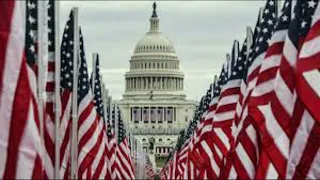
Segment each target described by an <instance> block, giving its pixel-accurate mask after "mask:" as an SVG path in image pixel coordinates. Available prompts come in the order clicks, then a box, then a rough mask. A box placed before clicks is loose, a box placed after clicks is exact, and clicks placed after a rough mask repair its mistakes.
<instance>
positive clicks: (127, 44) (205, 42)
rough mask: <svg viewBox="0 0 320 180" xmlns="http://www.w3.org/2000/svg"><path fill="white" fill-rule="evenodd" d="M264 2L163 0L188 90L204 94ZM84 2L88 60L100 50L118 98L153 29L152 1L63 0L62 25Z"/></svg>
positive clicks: (165, 27) (164, 25)
mask: <svg viewBox="0 0 320 180" xmlns="http://www.w3.org/2000/svg"><path fill="white" fill-rule="evenodd" d="M264 2H265V1H161V2H158V14H159V17H160V29H161V31H162V32H163V33H164V34H165V35H166V36H167V37H169V39H170V40H171V41H172V43H173V44H174V46H175V49H176V52H177V55H178V56H179V58H180V60H181V68H182V69H183V71H184V73H185V91H186V93H187V95H188V97H189V98H193V99H197V100H198V99H199V98H200V97H201V96H202V95H203V94H204V93H205V91H206V89H207V88H208V86H209V84H210V83H211V82H212V81H213V77H214V75H216V74H218V73H220V69H221V66H222V64H223V62H224V60H225V55H226V53H228V52H230V51H231V48H232V47H231V46H232V43H233V40H234V39H238V40H239V41H240V43H242V41H243V39H244V37H245V27H246V26H248V25H250V26H254V25H255V22H256V18H257V15H258V10H259V7H260V6H263V5H264ZM74 6H77V7H79V24H80V25H81V28H82V31H83V35H84V42H85V50H86V55H87V59H88V60H89V62H88V64H89V66H91V59H92V53H93V52H98V53H99V54H100V60H101V64H102V72H103V80H104V82H105V83H106V86H107V87H108V88H109V90H110V93H111V94H112V96H113V98H114V99H120V98H121V96H122V94H123V92H124V73H125V72H126V71H128V69H129V59H130V56H131V55H132V53H133V50H134V47H135V45H136V43H137V42H138V40H139V39H140V38H142V37H143V36H144V34H145V33H146V32H147V31H148V29H149V17H150V15H151V12H152V8H151V7H152V2H151V1H150V2H148V1H127V2H126V1H61V10H60V22H61V23H60V27H61V28H60V29H61V32H62V30H63V28H64V25H65V22H66V20H67V18H68V15H69V12H70V10H71V8H72V7H74Z"/></svg>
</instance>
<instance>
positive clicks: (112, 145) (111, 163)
mask: <svg viewBox="0 0 320 180" xmlns="http://www.w3.org/2000/svg"><path fill="white" fill-rule="evenodd" d="M109 104H110V106H111V107H108V109H109V113H111V119H109V120H108V124H107V153H106V154H107V165H108V166H107V168H108V171H107V174H106V179H115V178H116V177H120V174H119V172H118V170H117V169H118V168H117V167H118V165H117V162H116V150H117V148H118V147H117V142H116V138H115V132H114V127H113V126H112V122H115V121H114V118H115V116H114V114H115V106H114V105H112V104H111V103H110V102H109Z"/></svg>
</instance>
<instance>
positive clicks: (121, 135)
mask: <svg viewBox="0 0 320 180" xmlns="http://www.w3.org/2000/svg"><path fill="white" fill-rule="evenodd" d="M117 111H118V144H120V143H121V142H122V141H123V140H124V139H125V138H126V129H125V127H124V122H123V119H122V116H121V111H120V108H119V107H117Z"/></svg>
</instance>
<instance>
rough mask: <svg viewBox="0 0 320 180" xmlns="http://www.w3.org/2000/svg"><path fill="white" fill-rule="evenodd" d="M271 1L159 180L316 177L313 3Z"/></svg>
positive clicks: (318, 10) (318, 119) (319, 94)
mask: <svg viewBox="0 0 320 180" xmlns="http://www.w3.org/2000/svg"><path fill="white" fill-rule="evenodd" d="M278 4H279V2H278V1H276V0H266V5H265V7H264V8H262V9H260V12H259V16H258V20H257V23H256V26H255V29H254V32H252V30H251V28H250V27H247V36H246V39H245V40H244V42H243V45H242V48H241V50H240V49H239V43H238V42H237V41H235V42H234V44H233V48H232V53H231V55H228V56H227V60H226V62H225V63H224V64H223V67H222V70H221V73H220V75H219V76H218V78H217V79H216V81H215V82H214V83H212V84H211V85H210V87H209V89H208V90H207V93H206V94H205V95H204V96H203V97H202V99H201V101H200V104H199V106H198V108H197V110H196V112H195V116H194V120H193V121H191V122H190V124H189V126H188V128H187V129H186V130H185V132H182V133H181V135H180V137H179V139H178V143H177V145H176V148H175V149H174V151H172V152H171V153H170V156H169V158H168V160H167V162H166V164H165V166H164V167H163V168H162V170H161V172H160V177H161V179H218V178H219V179H319V178H320V148H319V147H320V139H319V135H320V113H319V110H317V109H318V108H319V105H320V88H319V84H320V83H319V82H320V71H319V69H320V66H319V65H320V63H319V62H320V56H319V55H320V43H319V42H320V40H319V39H320V34H319V31H320V26H319V25H320V4H319V1H318V0H299V1H294V0H285V1H284V2H283V6H282V9H281V12H280V13H279V15H278V13H277V12H278V10H277V5H278Z"/></svg>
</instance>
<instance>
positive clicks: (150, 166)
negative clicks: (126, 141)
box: [145, 153, 155, 180]
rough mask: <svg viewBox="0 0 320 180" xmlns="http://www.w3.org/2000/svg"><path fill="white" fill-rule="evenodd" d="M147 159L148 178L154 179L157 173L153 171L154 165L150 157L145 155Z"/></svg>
mask: <svg viewBox="0 0 320 180" xmlns="http://www.w3.org/2000/svg"><path fill="white" fill-rule="evenodd" d="M145 158H146V175H147V176H146V177H147V179H150V180H151V179H154V176H155V172H154V170H153V167H152V163H151V161H150V157H149V156H148V154H146V153H145Z"/></svg>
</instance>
